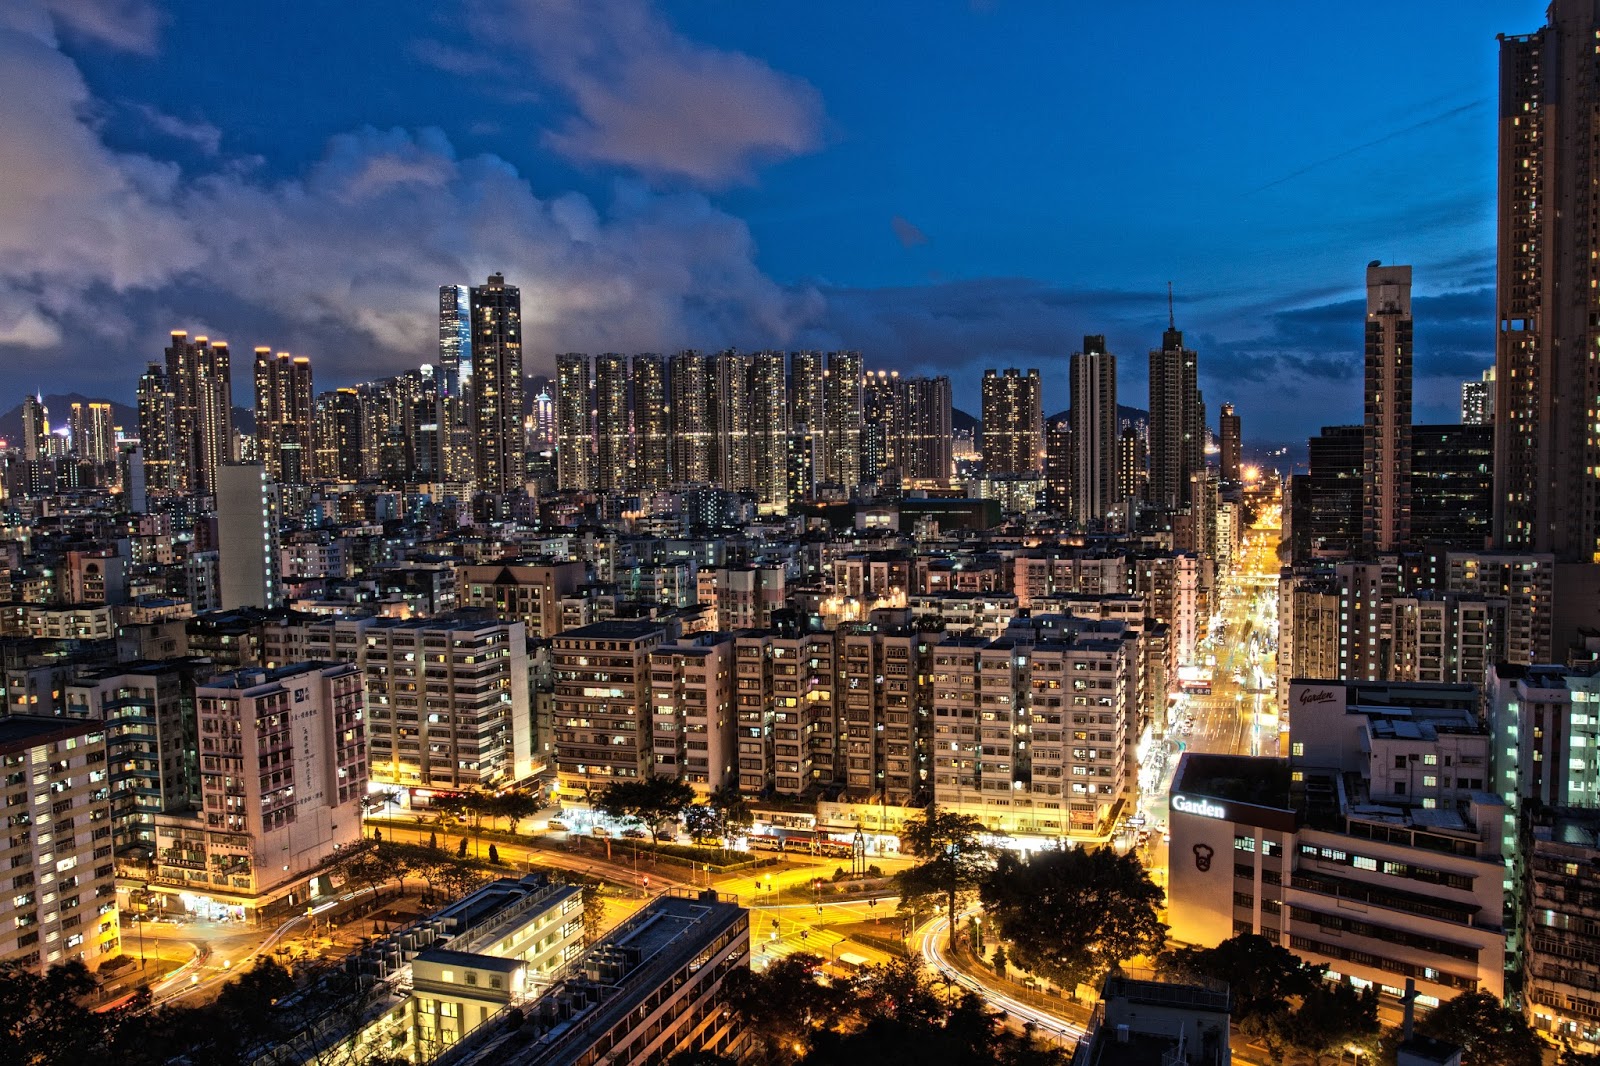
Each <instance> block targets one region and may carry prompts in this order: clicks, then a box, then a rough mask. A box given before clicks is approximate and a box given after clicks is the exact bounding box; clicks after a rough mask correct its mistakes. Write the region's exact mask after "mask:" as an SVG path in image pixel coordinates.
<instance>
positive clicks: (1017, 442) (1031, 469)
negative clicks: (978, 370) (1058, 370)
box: [982, 368, 1044, 477]
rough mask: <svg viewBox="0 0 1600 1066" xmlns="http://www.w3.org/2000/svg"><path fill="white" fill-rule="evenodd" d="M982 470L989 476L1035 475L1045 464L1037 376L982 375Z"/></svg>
mask: <svg viewBox="0 0 1600 1066" xmlns="http://www.w3.org/2000/svg"><path fill="white" fill-rule="evenodd" d="M982 452H983V469H984V473H986V474H989V475H991V476H996V475H998V476H1001V477H1004V476H1008V475H1013V474H1036V473H1038V472H1039V470H1040V467H1041V465H1042V464H1043V462H1044V409H1043V406H1042V394H1041V392H1040V381H1039V372H1038V371H1037V370H1029V371H1027V372H1026V373H1024V372H1023V371H1021V370H1017V369H1015V368H1010V369H1007V370H1006V371H1004V372H1001V371H997V370H985V371H984V372H983V444H982Z"/></svg>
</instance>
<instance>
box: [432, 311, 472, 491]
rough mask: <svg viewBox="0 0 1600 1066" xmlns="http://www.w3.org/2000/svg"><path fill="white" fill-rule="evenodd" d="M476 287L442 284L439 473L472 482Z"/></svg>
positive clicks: (448, 477)
mask: <svg viewBox="0 0 1600 1066" xmlns="http://www.w3.org/2000/svg"><path fill="white" fill-rule="evenodd" d="M472 417H473V407H472V290H470V289H468V288H467V287H466V286H465V285H441V286H439V410H438V412H437V425H438V427H439V430H438V432H439V476H440V477H441V478H443V479H444V480H445V481H451V482H470V481H471V480H472V475H473V446H472Z"/></svg>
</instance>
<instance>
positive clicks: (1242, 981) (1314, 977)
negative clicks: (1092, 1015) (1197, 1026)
mask: <svg viewBox="0 0 1600 1066" xmlns="http://www.w3.org/2000/svg"><path fill="white" fill-rule="evenodd" d="M1160 966H1161V969H1162V970H1164V971H1167V972H1170V973H1173V974H1175V975H1177V976H1180V977H1186V978H1190V979H1195V978H1201V979H1211V980H1216V981H1223V982H1226V983H1227V985H1228V991H1229V992H1230V993H1231V994H1232V996H1233V1020H1234V1022H1235V1023H1240V1024H1242V1023H1243V1022H1244V1021H1245V1020H1246V1019H1249V1018H1260V1017H1265V1016H1268V1015H1272V1014H1277V1013H1280V1012H1282V1011H1286V1010H1288V1009H1289V1008H1290V1005H1291V1003H1290V1001H1291V1000H1295V999H1299V998H1300V997H1302V996H1307V995H1310V994H1311V992H1312V990H1314V989H1315V988H1316V987H1317V985H1318V983H1320V982H1321V981H1322V975H1323V973H1324V972H1326V970H1327V967H1326V966H1318V965H1315V964H1313V963H1309V962H1306V961H1304V960H1303V959H1301V958H1300V956H1298V955H1296V954H1295V953H1294V952H1292V951H1290V950H1289V949H1287V948H1285V947H1283V946H1282V945H1280V944H1277V943H1275V942H1273V941H1271V940H1269V939H1267V938H1266V937H1264V936H1261V935H1259V934H1257V933H1241V934H1240V935H1238V936H1235V937H1230V938H1229V939H1227V940H1224V941H1223V942H1222V943H1220V944H1218V945H1217V946H1216V947H1214V948H1192V947H1191V948H1179V949H1177V950H1175V951H1169V952H1167V953H1166V954H1165V955H1163V956H1161V960H1160Z"/></svg>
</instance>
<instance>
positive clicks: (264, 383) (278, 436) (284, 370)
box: [255, 348, 314, 485]
mask: <svg viewBox="0 0 1600 1066" xmlns="http://www.w3.org/2000/svg"><path fill="white" fill-rule="evenodd" d="M255 354H256V364H255V385H256V440H257V441H258V442H259V444H260V447H261V459H262V462H263V463H265V464H266V467H267V477H268V478H270V479H271V480H273V481H275V482H277V483H278V484H280V485H304V484H306V483H308V482H309V481H310V480H311V478H312V474H313V470H312V465H313V464H312V446H311V420H312V405H311V398H312V396H313V395H314V393H313V391H312V385H311V360H310V359H307V358H306V357H305V356H303V355H298V356H291V355H290V354H289V353H288V352H279V353H278V354H277V355H273V354H272V349H271V348H257V349H256V353H255Z"/></svg>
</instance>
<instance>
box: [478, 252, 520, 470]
mask: <svg viewBox="0 0 1600 1066" xmlns="http://www.w3.org/2000/svg"><path fill="white" fill-rule="evenodd" d="M472 402H473V406H474V408H475V410H476V411H477V421H476V424H475V425H474V426H473V431H474V436H473V443H474V445H475V446H476V452H475V454H476V461H475V463H474V472H475V474H476V475H477V482H478V491H479V492H485V493H488V494H490V495H492V496H499V495H503V494H505V493H508V492H511V491H512V490H513V489H516V488H518V487H520V486H521V485H522V483H523V469H524V465H525V459H524V457H523V443H522V407H523V403H522V293H521V291H520V290H519V289H518V288H517V287H516V286H515V285H507V284H506V279H505V278H504V277H503V276H502V275H500V274H490V275H489V280H488V281H487V282H485V283H484V284H482V285H475V286H473V289H472Z"/></svg>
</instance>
